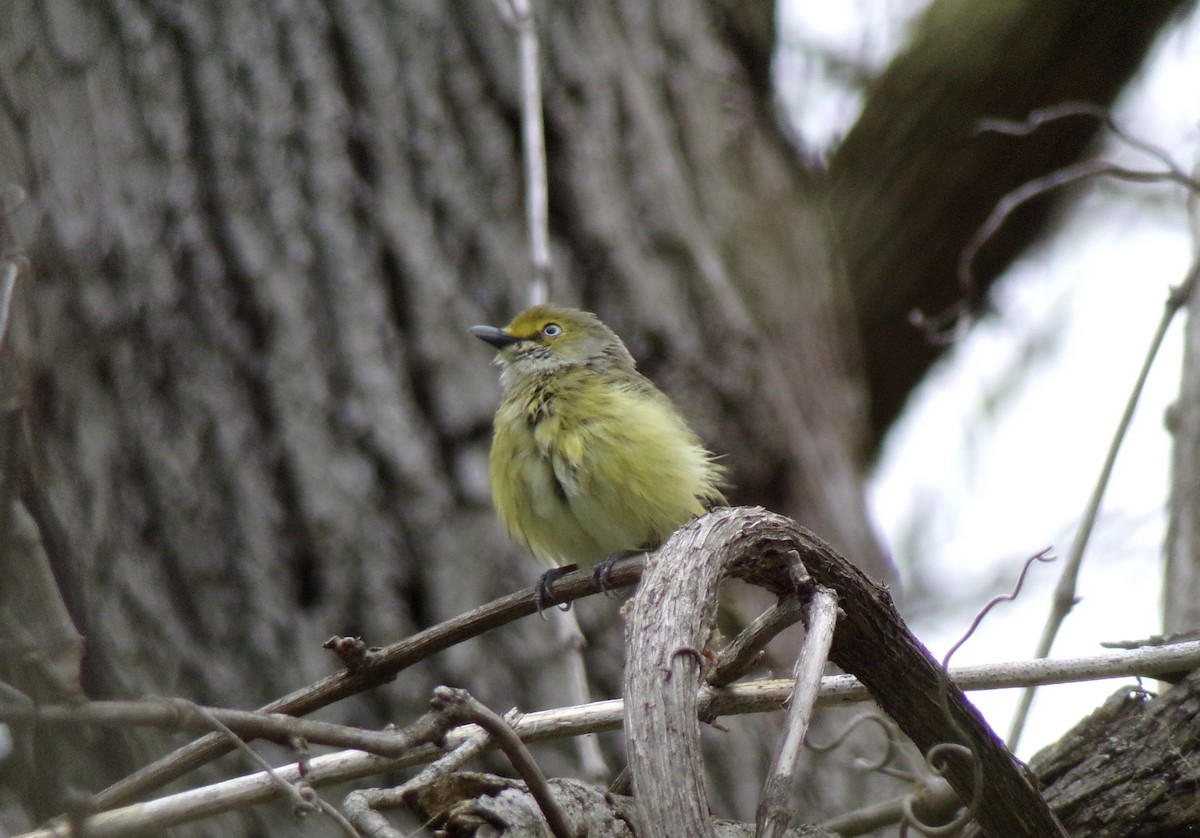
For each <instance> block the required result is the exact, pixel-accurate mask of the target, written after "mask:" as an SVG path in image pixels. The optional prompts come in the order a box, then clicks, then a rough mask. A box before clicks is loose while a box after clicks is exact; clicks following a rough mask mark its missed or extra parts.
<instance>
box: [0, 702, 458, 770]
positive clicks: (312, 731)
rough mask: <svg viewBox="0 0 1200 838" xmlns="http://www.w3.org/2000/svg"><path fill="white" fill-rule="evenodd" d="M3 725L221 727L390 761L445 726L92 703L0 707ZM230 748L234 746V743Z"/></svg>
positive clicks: (243, 735)
mask: <svg viewBox="0 0 1200 838" xmlns="http://www.w3.org/2000/svg"><path fill="white" fill-rule="evenodd" d="M0 721H3V722H5V723H7V724H21V723H32V724H49V723H53V724H76V725H98V726H104V727H158V728H166V729H168V730H176V731H187V732H197V731H210V730H213V729H214V728H218V726H219V729H220V731H221V732H222V733H223V734H225V735H226V739H227V741H230V740H229V736H233V737H234V738H236V739H237V740H238V742H240V743H243V744H244V740H250V739H259V738H261V739H267V740H269V741H272V742H276V743H278V744H281V745H285V746H286V745H290V744H291V743H292V742H293V741H294V740H296V739H303V740H305V741H307V742H309V743H312V744H317V745H328V746H331V747H335V748H354V749H356V750H360V751H366V752H368V753H373V754H379V755H380V756H386V757H399V756H403V755H405V754H407V753H408V752H409V751H411V750H413V749H414V748H417V747H419V746H421V745H425V744H429V743H431V742H437V741H438V740H439V739H441V737H442V735H443V734H444V733H445V730H446V728H445V726H444V722H443V721H442V720H441V719H439V718H438V717H437V716H436V715H435V714H432V713H427V714H425V715H424V716H422V717H421V718H420V719H418V720H417V721H415V722H413V723H412V724H411V725H409V726H407V727H405V728H403V729H400V730H384V731H378V730H364V729H362V728H356V727H347V726H345V725H339V724H333V723H331V722H317V721H309V720H307V719H297V718H295V717H293V716H285V715H282V714H279V713H262V712H254V711H250V710H228V709H224V708H219V707H203V706H201V705H198V704H195V703H193V702H191V701H185V700H183V699H162V698H152V699H146V700H143V701H94V702H89V703H86V704H44V705H36V704H26V703H23V702H22V703H19V704H0ZM231 744H232V742H231Z"/></svg>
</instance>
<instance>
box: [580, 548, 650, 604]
mask: <svg viewBox="0 0 1200 838" xmlns="http://www.w3.org/2000/svg"><path fill="white" fill-rule="evenodd" d="M644 552H645V551H644V550H624V551H622V552H620V553H613V554H612V555H611V556H608V557H606V558H605V559H604V561H602V562H600V564H598V565H596V569H595V570H594V571H592V579H594V580H595V582H596V584H597V585H599V586H600V590H601V591H603V592H604V595H605V596H606V597H608V598H609V599H616V598H617V595H616V593H615V592H614V590H613V583H612V572H613V567H614V566H615V565H616V563H617V562H619V561H621V560H622V559H628V558H629V557H630V556H639V555H641V554H642V553H644Z"/></svg>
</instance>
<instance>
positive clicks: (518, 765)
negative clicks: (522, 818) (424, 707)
mask: <svg viewBox="0 0 1200 838" xmlns="http://www.w3.org/2000/svg"><path fill="white" fill-rule="evenodd" d="M432 706H433V708H434V709H435V710H442V711H443V712H445V713H446V715H448V716H449V717H450V718H452V719H454V720H456V721H460V722H468V723H473V724H477V725H479V726H480V727H482V728H483V729H484V730H486V731H487V732H488V733H489V734H491V736H492V739H493V741H495V743H496V744H497V745H498V746H499V747H500V750H502V751H504V755H505V756H506V757H508V761H509V762H511V763H512V766H513V768H515V769H517V773H518V774H520V775H521V779H522V780H524V781H525V785H526V787H528V789H529V793H530V795H532V797H533V799H534V800H535V801H537V805H538V808H540V809H541V810H542V814H543V815H544V816H545V818H546V824H547V825H548V826H549V827H550V831H551V832H553V833H554V836H555V838H578V836H576V835H575V831H574V830H573V829H571V826H570V824H569V823H568V822H567V817H566V815H564V814H563V811H562V809H561V808H560V807H559V805H558V801H557V800H555V799H554V795H553V794H552V793H551V791H550V786H549V784H547V782H546V775H545V774H543V773H542V769H541V768H540V767H539V766H538V764H537V763H536V762H535V761H534V759H533V756H532V755H531V754H530V753H529V749H528V748H526V747H525V743H524V742H522V741H521V738H520V737H519V736H517V734H516V731H514V730H513V726H512V724H510V723H509V722H508V720H507V719H504V718H502V717H501V716H500V715H498V714H497V713H495V712H494V711H492V710H490V709H488V708H487V707H486V706H484V705H483V704H482V703H481V702H479V701H478V700H476V699H475V698H474V697H473V696H472V695H471V694H470V693H468V692H467V691H466V690H462V689H454V688H451V687H437V688H436V689H434V691H433V702H432Z"/></svg>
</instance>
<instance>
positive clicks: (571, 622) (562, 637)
mask: <svg viewBox="0 0 1200 838" xmlns="http://www.w3.org/2000/svg"><path fill="white" fill-rule="evenodd" d="M554 616H555V620H554V634H555V637H556V639H557V640H558V642H559V644H560V645H561V647H562V649H563V659H562V664H563V667H564V668H565V669H566V673H565V675H566V681H567V698H568V699H569V700H571V701H572V702H574V703H575V704H587V703H588V702H590V701H591V700H592V695H591V691H590V690H589V689H588V682H587V669H586V667H585V666H584V665H583V650H584V647H585V646H586V645H587V639H586V638H585V637H584V636H583V629H581V628H580V627H579V620H578V619H576V617H575V611H574V610H571V611H559V612H558V613H557V614H555V615H554ZM575 753H576V756H578V757H579V767H580V768H581V769H582V770H583V776H584V777H586V778H587V779H589V780H592V781H593V782H596V783H599V782H602V781H603V780H604V779H605V778H606V777H609V776H611V775H610V772H609V770H608V765H607V764H606V763H605V762H604V754H602V753H601V752H600V744H599V743H598V742H597V741H596V739H595V738H594V737H591V736H581V737H579V738H577V739H576V740H575Z"/></svg>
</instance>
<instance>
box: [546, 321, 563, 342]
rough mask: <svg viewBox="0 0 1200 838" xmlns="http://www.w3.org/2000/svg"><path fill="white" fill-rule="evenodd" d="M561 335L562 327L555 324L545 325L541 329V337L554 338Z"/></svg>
mask: <svg viewBox="0 0 1200 838" xmlns="http://www.w3.org/2000/svg"><path fill="white" fill-rule="evenodd" d="M561 334H562V326H560V325H558V324H557V323H547V324H546V325H545V326H543V327H542V337H544V338H556V337H558V336H559V335H561Z"/></svg>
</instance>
